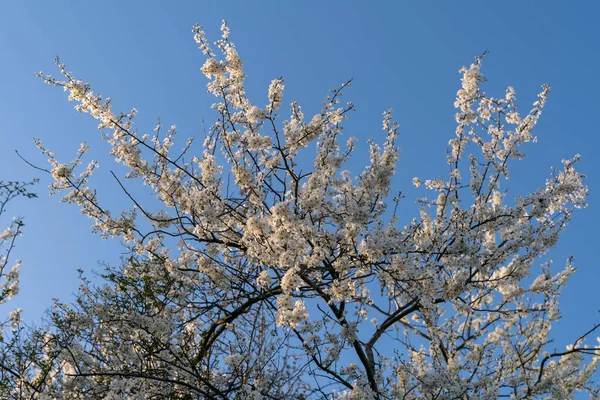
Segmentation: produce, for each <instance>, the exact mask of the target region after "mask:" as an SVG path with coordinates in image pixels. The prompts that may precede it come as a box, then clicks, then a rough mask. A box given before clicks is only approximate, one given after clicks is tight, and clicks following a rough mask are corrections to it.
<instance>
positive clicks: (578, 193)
mask: <svg viewBox="0 0 600 400" xmlns="http://www.w3.org/2000/svg"><path fill="white" fill-rule="evenodd" d="M193 33H194V37H195V40H196V42H197V43H198V44H199V47H200V49H201V50H202V52H203V53H204V54H205V55H206V62H205V63H204V65H203V67H202V72H203V73H204V74H205V75H206V76H207V78H208V79H209V83H208V90H209V92H210V93H212V94H214V95H215V96H216V97H217V98H218V101H217V103H216V104H215V105H214V106H213V108H214V109H215V111H216V113H217V115H218V118H217V120H216V122H215V123H214V125H213V126H212V127H211V128H210V130H209V132H208V133H207V135H206V138H205V140H204V143H203V150H202V152H201V154H196V155H195V156H194V155H192V153H193V152H194V151H195V146H194V139H193V138H192V139H188V140H187V142H186V144H185V146H184V147H183V149H182V150H180V151H176V150H175V149H173V145H174V143H175V137H176V128H175V127H171V129H169V130H168V131H167V132H166V133H165V132H164V129H163V128H162V126H161V125H160V121H159V123H158V125H157V126H156V129H155V130H154V133H153V134H150V135H149V134H143V133H142V132H138V131H137V130H136V129H135V128H134V120H135V117H136V110H135V109H134V110H131V111H130V112H128V113H120V114H119V113H115V112H113V111H112V107H111V102H110V100H108V99H104V98H103V97H102V96H101V95H99V94H97V93H95V92H94V91H92V89H91V87H90V86H89V85H88V84H86V83H84V82H82V81H80V80H77V79H76V78H75V76H74V75H73V74H72V73H71V72H68V71H67V69H66V67H65V65H64V64H62V63H61V62H60V60H58V59H57V64H58V66H59V68H60V71H61V74H62V75H63V77H64V78H63V79H62V80H60V79H56V78H53V77H51V76H44V75H41V74H40V77H41V78H42V79H44V81H45V82H46V83H48V84H50V85H54V86H59V87H62V88H63V89H64V90H65V91H66V92H68V94H69V100H72V101H75V102H76V106H75V108H76V109H77V110H78V111H80V112H84V113H89V114H90V115H92V116H93V117H94V118H96V119H98V120H99V121H100V125H99V128H100V129H101V130H102V131H103V132H104V138H105V139H106V141H107V142H108V143H109V144H110V145H111V155H112V156H114V158H115V159H116V160H117V161H118V162H120V163H121V164H123V165H124V166H125V167H127V168H128V169H129V173H128V174H127V175H126V176H125V178H127V179H135V180H138V181H141V182H143V184H145V185H147V186H149V187H151V188H152V189H153V191H154V193H155V195H156V198H157V199H158V200H159V201H160V203H161V204H162V205H163V206H164V208H163V209H158V210H155V209H153V208H152V206H151V205H149V204H148V203H147V202H146V201H144V199H141V198H136V197H134V196H133V195H132V194H131V193H132V192H131V190H130V189H129V183H126V181H125V180H123V179H122V178H120V177H118V176H117V175H116V174H114V173H113V175H114V178H115V179H116V181H117V182H118V184H119V185H120V187H121V188H122V189H123V193H124V194H125V195H126V196H127V197H128V198H129V200H130V201H131V203H132V208H131V209H129V210H125V211H122V212H121V213H120V214H119V215H115V214H114V213H113V212H111V211H110V210H108V209H107V208H105V207H104V206H103V205H102V203H101V201H100V198H99V196H98V195H97V192H96V190H95V189H93V188H91V187H90V186H89V185H88V181H89V178H90V176H91V175H92V172H93V171H94V170H95V168H96V166H97V164H96V163H95V162H93V161H92V162H90V163H89V164H88V165H87V167H82V165H81V164H82V160H83V157H84V155H85V154H86V153H87V152H88V147H87V145H85V144H83V145H82V146H81V148H80V150H79V152H78V155H77V157H76V159H75V160H74V161H72V162H70V163H63V162H60V161H59V160H58V158H57V156H56V155H55V153H53V152H52V151H50V150H48V149H46V148H45V147H44V145H43V144H42V142H41V141H39V140H38V141H37V145H38V147H39V148H40V149H41V151H42V152H43V153H44V154H46V155H47V156H48V157H49V162H50V166H51V168H50V169H49V170H48V172H49V173H51V175H52V177H53V178H54V182H53V183H52V184H51V190H52V192H53V193H59V192H65V193H66V194H65V195H64V197H63V200H64V201H66V202H69V203H75V204H77V205H78V206H79V207H80V208H81V211H82V212H83V213H84V214H86V215H88V216H89V217H90V218H92V219H93V221H94V228H93V229H94V230H95V231H96V232H97V233H99V234H100V235H101V236H103V237H121V238H122V239H123V240H124V241H125V242H126V247H127V255H126V256H124V257H123V259H122V263H121V265H118V266H107V267H106V270H105V271H104V273H103V274H102V277H103V279H104V281H103V283H102V284H100V285H94V284H92V283H91V282H90V281H88V280H87V279H86V278H85V277H83V278H82V285H81V288H80V291H79V293H78V295H77V298H76V301H75V303H73V304H66V303H61V302H57V303H56V304H55V305H54V308H53V309H52V311H51V323H50V326H49V327H47V329H45V330H42V329H39V330H38V331H37V334H36V335H32V336H31V338H30V339H28V340H29V342H28V346H29V347H28V348H29V349H35V352H34V354H35V356H36V357H37V360H38V361H36V362H35V363H34V364H35V365H33V366H32V368H31V369H30V370H28V372H27V374H24V376H23V377H22V378H23V379H24V380H26V381H28V382H34V383H35V384H33V385H24V387H26V388H29V390H30V392H29V393H26V394H27V396H33V397H36V396H37V394H39V397H40V398H65V399H78V398H81V399H83V398H86V399H89V398H91V399H95V398H113V399H117V398H118V399H120V398H144V399H146V398H148V399H163V398H170V399H191V398H211V399H213V398H214V399H229V398H240V399H242V398H244V399H245V398H254V399H282V398H290V399H292V398H297V399H301V398H348V399H372V398H377V399H392V398H394V399H395V398H404V399H416V398H427V399H459V398H460V399H467V398H482V399H495V398H498V397H510V398H519V399H523V398H540V397H544V398H569V396H572V395H573V393H575V392H576V391H587V392H588V393H590V394H592V395H598V393H599V392H598V388H597V387H596V386H594V382H592V381H591V378H592V375H593V373H594V371H595V370H596V367H597V363H598V361H599V360H600V347H599V346H598V344H597V343H593V342H592V339H593V338H592V334H593V333H594V332H595V331H596V330H597V329H598V327H599V325H596V326H593V327H592V328H591V329H590V330H589V331H588V332H586V333H585V334H583V335H582V336H581V337H579V338H577V339H576V340H575V341H574V342H573V344H572V345H571V346H570V347H568V348H567V349H566V350H564V351H558V350H554V349H553V348H552V347H551V339H550V328H551V324H552V322H553V321H555V320H557V319H558V318H559V311H558V303H557V298H558V295H559V293H560V291H561V288H562V287H563V286H564V285H565V284H566V282H567V279H568V277H569V275H570V274H571V273H572V272H573V271H574V267H573V266H572V262H571V261H569V262H568V263H567V265H566V267H565V268H564V269H563V270H562V271H560V272H558V273H556V272H553V270H552V268H551V266H550V264H549V262H548V263H543V264H542V268H541V273H539V274H538V273H536V272H535V271H536V270H537V268H536V265H538V264H537V261H538V260H539V259H540V257H542V256H543V255H544V254H545V253H546V252H547V251H548V250H549V249H550V248H552V247H554V246H555V245H556V243H557V241H558V237H559V234H560V232H561V231H562V230H563V229H564V228H565V227H566V225H567V224H568V222H569V220H570V218H571V214H572V212H573V210H574V209H576V208H580V207H582V206H584V205H585V198H586V192H587V188H586V186H585V184H584V183H583V181H582V178H583V176H582V175H581V174H579V173H578V172H577V171H576V169H575V165H576V163H577V161H578V156H576V157H575V158H573V159H571V160H565V161H563V167H562V168H561V169H559V170H558V169H557V170H555V171H554V172H553V174H552V175H551V176H550V177H549V178H548V180H547V181H546V182H545V184H544V185H543V186H542V187H540V188H539V189H538V190H536V191H535V192H533V193H530V194H527V195H523V196H518V197H516V198H508V196H507V194H506V192H505V191H504V190H503V187H502V185H503V184H504V183H505V179H506V178H507V177H508V173H509V169H508V167H509V163H511V162H513V160H518V159H520V158H522V157H523V153H522V152H521V145H522V144H524V143H527V142H531V141H534V139H535V138H534V136H532V129H533V127H534V125H535V124H536V122H537V120H538V118H539V117H540V115H541V113H542V110H543V108H544V105H545V103H546V100H547V98H548V95H549V92H550V88H549V86H547V85H544V86H543V87H542V91H541V93H540V94H539V95H538V100H537V101H536V102H535V103H534V105H533V108H532V110H531V111H530V112H529V113H528V114H527V115H521V114H520V113H519V112H518V110H517V103H516V100H515V92H514V90H513V89H512V88H510V87H509V88H508V89H507V90H506V94H505V95H503V96H502V97H490V96H488V95H487V94H486V93H485V92H483V91H482V89H481V85H482V84H483V82H484V77H483V75H482V73H481V63H482V59H483V56H481V57H478V58H477V59H476V61H475V63H473V64H472V65H471V66H470V67H468V68H462V69H461V71H460V72H461V74H462V85H461V88H460V89H459V91H458V93H457V96H456V101H455V107H456V109H457V113H456V122H457V128H456V134H455V136H454V137H453V138H452V139H451V140H450V142H449V149H448V153H447V161H448V166H449V173H448V175H447V176H446V178H444V179H442V178H436V179H430V180H425V181H424V182H422V181H421V180H420V179H418V178H415V179H414V183H415V185H417V186H419V185H421V184H423V185H424V186H425V188H426V189H427V190H428V191H430V192H431V193H432V195H431V196H430V198H423V199H420V200H419V203H420V205H421V209H420V214H419V216H418V217H417V218H414V219H413V221H412V223H410V224H409V225H407V226H404V227H399V226H397V225H398V224H397V218H396V210H397V207H398V205H399V201H400V198H399V197H395V198H393V199H391V200H390V199H389V192H390V185H391V181H392V177H393V175H394V168H395V165H396V162H397V159H398V155H399V153H398V148H397V146H396V137H397V134H398V126H397V124H396V123H395V122H393V120H392V115H391V112H386V113H384V117H383V130H384V132H385V135H386V139H385V142H384V143H383V145H381V146H380V145H378V144H376V143H375V142H374V141H370V142H369V152H370V153H369V154H370V163H369V165H368V166H367V167H366V168H365V170H364V171H363V172H362V173H361V174H359V175H358V176H353V175H352V173H351V172H349V171H345V170H343V167H344V166H345V165H346V164H347V162H348V160H349V159H350V157H351V155H352V153H353V151H354V150H355V148H356V144H355V143H356V142H355V139H353V138H350V139H348V140H347V142H346V143H345V145H343V144H342V143H341V142H342V133H343V123H344V121H345V120H346V119H347V117H348V115H349V113H350V111H353V109H354V106H353V104H352V103H347V104H345V105H342V103H341V99H340V97H341V95H342V92H343V91H344V90H345V89H346V88H347V87H348V86H350V84H351V82H350V81H349V82H346V83H344V84H343V85H341V86H340V87H339V88H338V89H335V90H333V91H332V92H331V95H330V96H328V97H327V98H326V99H325V101H324V103H323V104H324V107H323V109H322V110H321V112H319V113H318V114H316V115H314V116H312V117H309V118H306V117H305V116H304V114H303V112H302V109H301V107H300V105H298V104H297V103H295V102H292V103H291V106H290V109H291V115H290V117H289V118H288V119H286V120H283V121H282V120H281V118H280V116H279V113H280V109H281V106H282V101H283V89H284V84H283V83H284V81H283V79H281V78H280V79H274V80H273V81H272V82H271V84H270V86H269V89H268V96H267V97H268V101H267V104H266V105H265V106H260V105H256V104H253V103H252V102H251V101H250V100H249V98H248V97H247V95H246V93H245V89H244V80H245V77H246V75H245V73H244V71H243V64H242V61H241V60H240V57H239V55H238V53H237V50H236V48H235V46H234V45H233V43H232V42H231V41H230V40H229V29H228V28H227V26H226V24H225V23H224V24H223V26H222V38H221V39H219V40H218V41H217V42H216V43H215V45H216V48H217V51H214V50H213V48H212V47H211V46H210V45H209V43H208V42H207V40H206V39H205V35H204V32H203V31H202V29H201V27H200V26H195V27H194V29H193ZM218 54H219V55H218ZM306 156H311V157H312V159H313V160H314V162H313V165H312V168H311V169H310V170H306V167H305V166H304V165H303V162H302V160H303V157H304V159H305V157H306ZM532 274H533V275H532ZM32 354H33V353H32ZM23 393H25V392H23Z"/></svg>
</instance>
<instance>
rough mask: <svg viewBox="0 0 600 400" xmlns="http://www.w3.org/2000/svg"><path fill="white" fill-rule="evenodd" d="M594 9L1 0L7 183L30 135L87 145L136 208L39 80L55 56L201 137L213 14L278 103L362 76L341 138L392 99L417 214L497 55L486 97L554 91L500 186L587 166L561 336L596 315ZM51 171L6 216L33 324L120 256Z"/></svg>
mask: <svg viewBox="0 0 600 400" xmlns="http://www.w3.org/2000/svg"><path fill="white" fill-rule="evenodd" d="M175 5H176V6H175ZM599 11H600V3H597V2H593V1H587V2H569V3H567V2H562V1H520V2H518V1H506V2H482V1H460V2H455V1H437V2H433V1H419V2H417V1H412V2H408V1H394V2H392V1H388V2H365V1H360V2H359V1H320V2H317V1H303V2H287V1H268V2H267V1H255V2H243V1H238V2H225V1H201V2H200V1H193V2H192V1H187V2H184V1H177V2H166V1H164V2H159V1H143V2H142V1H135V2H134V1H127V2H125V1H102V2H83V1H54V2H46V1H37V2H35V1H29V2H25V1H3V2H2V3H0V59H1V60H2V62H1V63H0V76H1V78H2V88H1V89H0V90H1V92H0V121H1V125H0V139H1V140H0V179H4V180H8V179H13V180H14V179H22V180H24V179H30V178H33V177H36V176H40V174H39V173H38V171H35V170H33V169H32V168H30V167H28V166H27V165H25V164H24V163H23V162H22V161H21V160H19V159H18V158H17V156H16V155H15V153H14V149H19V151H20V152H21V153H22V154H23V155H24V156H26V157H27V158H28V159H30V160H31V161H32V162H35V163H37V164H39V165H44V163H45V159H44V158H43V157H41V156H40V155H39V154H38V152H37V150H36V148H35V146H34V145H33V142H32V140H31V138H32V137H39V138H41V139H42V140H43V141H44V143H46V144H47V145H48V146H49V147H50V148H52V149H53V150H55V151H56V152H57V156H58V157H59V159H62V160H64V161H69V160H70V159H71V158H72V157H73V155H74V153H75V151H76V149H77V148H78V147H79V143H80V142H81V141H84V140H85V141H87V142H88V143H89V144H90V145H91V146H92V153H91V154H92V155H93V157H94V158H96V159H98V160H99V161H100V167H101V168H100V169H99V170H98V171H97V176H96V179H95V180H94V181H93V182H92V184H94V185H95V186H96V187H97V188H98V190H99V192H100V193H101V200H102V201H104V203H105V204H113V205H115V206H116V207H118V206H119V205H123V204H125V205H126V206H127V207H128V206H129V203H124V202H125V201H126V200H124V198H123V196H122V195H121V192H120V190H119V188H118V186H117V184H116V183H115V182H114V181H113V180H112V179H111V178H109V175H110V174H109V171H110V170H111V169H114V168H115V167H114V165H111V163H110V162H109V161H108V159H107V153H108V149H107V146H106V145H105V144H103V143H102V141H101V140H100V139H99V137H100V132H99V131H97V130H96V129H95V126H96V125H97V123H96V121H94V120H92V119H91V118H90V117H89V116H87V115H80V114H78V113H77V112H75V111H74V110H73V105H74V104H72V103H71V104H69V103H68V102H67V100H66V95H65V93H63V92H62V91H61V90H60V89H57V88H51V87H49V86H46V85H44V84H43V83H42V82H41V81H40V80H39V79H37V78H36V77H35V76H34V72H36V71H39V70H43V71H44V72H46V73H53V74H57V72H58V71H57V70H56V68H55V66H54V62H53V59H54V56H55V55H60V56H61V58H62V60H63V61H64V62H65V63H67V65H68V68H69V70H71V71H73V72H74V73H75V74H76V75H77V76H79V77H80V78H81V79H83V80H85V81H88V82H90V83H91V84H92V85H93V87H94V89H95V90H97V91H100V92H101V93H103V94H104V95H106V96H110V97H111V98H113V101H114V105H115V109H116V110H129V109H130V108H131V107H135V108H137V109H138V110H139V117H138V127H140V128H141V129H146V130H147V131H150V130H151V128H152V127H153V125H154V122H155V117H157V116H161V118H162V121H163V125H166V126H169V125H171V124H176V125H177V126H178V128H179V131H180V136H181V137H188V136H194V135H198V136H201V135H202V125H201V121H202V118H204V119H205V121H206V122H207V124H210V123H211V122H212V121H213V119H214V113H212V111H211V110H210V104H211V103H212V102H213V98H212V97H211V96H210V95H208V94H207V93H206V90H205V84H206V81H205V78H204V77H203V75H202V74H201V73H200V71H199V68H200V66H201V65H202V63H203V57H202V54H201V52H200V51H199V50H197V49H196V46H195V43H194V42H193V40H192V34H191V28H192V26H193V24H194V23H200V24H202V25H204V26H205V28H206V31H207V35H208V37H209V39H211V41H212V40H215V39H216V38H217V37H218V35H219V30H218V28H219V26H220V24H221V19H223V18H224V19H227V20H228V22H229V26H230V28H231V31H232V35H231V39H232V40H233V41H234V42H235V43H236V45H237V47H238V50H239V52H240V54H241V56H242V59H243V60H244V63H245V69H246V72H247V74H248V80H247V88H248V92H249V93H250V96H251V98H254V99H265V98H266V97H265V96H266V89H267V85H268V83H269V82H270V80H271V79H273V78H275V77H279V76H284V77H285V78H286V98H285V100H286V103H289V102H290V101H292V100H298V101H299V103H300V104H301V105H303V107H304V109H305V110H306V112H307V114H310V113H311V112H312V111H316V110H317V109H318V107H319V106H320V101H321V99H322V98H323V97H324V96H325V95H327V91H328V89H329V88H332V87H335V86H337V85H339V84H340V83H342V82H344V81H346V80H347V79H349V78H354V85H353V86H352V88H350V90H349V91H348V92H347V94H346V99H347V100H352V101H353V102H354V103H355V104H356V107H357V110H358V112H357V113H354V114H353V115H352V117H351V119H350V121H348V123H347V131H346V132H347V133H348V135H353V136H357V137H358V138H359V140H360V142H361V143H365V141H366V139H367V138H369V137H379V138H381V131H380V126H381V113H382V111H384V110H385V109H388V108H390V107H392V108H394V109H395V110H396V113H395V115H396V119H397V120H398V121H399V123H400V126H401V128H402V135H401V138H400V146H401V147H402V156H401V159H400V165H399V172H398V174H397V176H396V178H395V182H396V183H395V185H396V187H397V188H398V189H401V190H404V191H405V192H406V193H407V195H408V197H409V198H408V199H407V200H406V201H405V202H404V205H405V208H404V210H405V211H404V212H402V211H401V218H402V221H403V222H407V221H409V220H410V219H411V218H412V216H413V214H412V213H413V211H414V205H413V204H412V198H414V196H415V195H417V193H416V192H415V190H414V189H413V188H412V185H411V184H410V181H411V179H412V177H413V176H420V177H423V178H429V177H434V176H436V175H441V174H443V173H445V171H446V168H445V148H446V144H447V141H448V139H450V138H451V137H452V135H453V132H454V127H455V124H454V117H453V115H454V112H455V111H454V109H453V106H452V103H453V101H454V97H455V93H456V90H457V89H458V87H459V78H460V77H459V74H458V69H459V68H460V67H461V66H462V65H464V64H469V63H471V62H472V60H473V58H474V56H476V55H479V54H481V53H482V52H483V51H484V50H486V49H487V50H489V52H490V54H489V56H488V57H486V60H485V62H484V67H483V72H484V73H485V74H486V76H487V77H488V79H489V80H490V82H489V84H488V85H487V87H486V91H487V92H488V93H490V94H495V95H502V94H503V93H504V88H505V87H506V86H508V85H512V86H514V87H515V89H516V91H517V98H518V99H519V103H520V104H521V105H522V107H523V109H525V108H527V107H529V105H530V104H531V103H532V102H533V101H534V100H535V95H536V94H537V93H538V91H539V88H540V85H541V84H542V83H544V82H548V83H550V84H551V85H552V88H553V90H552V94H551V97H550V100H549V103H548V105H547V108H546V109H545V112H544V115H543V116H542V118H541V121H540V122H539V124H538V125H537V127H536V129H535V131H534V134H536V135H537V136H538V139H539V142H538V143H537V144H535V145H529V146H527V147H526V153H527V158H526V159H525V160H524V161H522V162H520V163H518V164H513V173H512V177H511V181H510V182H509V183H508V184H507V185H504V187H509V188H510V192H509V193H510V194H512V195H515V194H516V193H519V192H521V193H522V192H524V191H526V190H533V189H535V188H536V187H538V186H540V185H542V184H543V182H544V180H545V178H546V177H547V176H549V173H550V166H557V167H558V166H560V160H561V159H563V158H570V157H572V156H573V155H574V154H577V153H580V154H581V155H582V162H581V164H580V170H581V171H582V172H583V173H586V174H588V176H589V177H588V179H587V183H588V185H589V187H590V196H589V207H588V208H587V209H585V210H581V211H580V212H578V213H576V214H575V216H574V219H573V221H572V223H571V225H570V227H569V228H568V229H567V231H566V232H565V233H564V234H563V237H562V240H561V242H560V243H559V246H558V248H557V249H555V250H554V251H552V252H551V254H550V257H551V258H552V259H553V260H554V261H555V264H556V266H557V267H558V266H561V265H562V264H563V263H564V261H565V260H566V258H567V256H568V255H569V254H574V255H575V256H576V265H577V266H578V268H579V272H578V273H577V274H576V275H575V276H574V277H573V278H572V280H571V282H570V284H569V286H568V288H567V289H566V290H565V292H564V294H563V297H562V310H563V320H562V321H561V322H560V323H558V324H557V325H556V330H555V337H556V338H557V343H560V344H561V345H562V344H564V343H566V341H567V340H569V339H570V338H574V337H576V335H577V334H578V333H581V332H582V331H584V330H587V328H588V327H589V326H590V325H591V324H592V323H593V322H594V321H597V320H598V319H599V317H600V315H599V314H598V312H597V311H598V309H599V308H600V294H599V291H598V287H600V268H599V265H598V260H599V259H600V254H599V253H600V251H599V248H600V246H599V245H598V237H597V236H598V235H597V232H598V226H599V224H600V195H599V191H600V157H598V155H597V152H598V150H597V149H598V148H599V146H600V139H599V133H598V124H597V122H596V121H595V117H596V116H597V115H598V109H599V108H600V100H599V94H600V79H599V77H598V71H600V45H599V40H600V35H599V34H598V28H597V15H598V13H599ZM262 102H264V100H263V101H262ZM363 162H364V158H360V157H359V158H357V160H356V164H357V165H359V164H361V163H363ZM40 178H42V181H41V184H40V185H39V186H38V187H37V188H36V190H37V192H38V193H39V195H40V198H39V199H36V200H29V201H27V200H22V201H18V202H15V203H13V204H12V205H11V207H10V208H9V210H8V214H11V215H23V216H24V217H25V222H26V227H25V235H24V236H23V237H22V238H21V239H20V240H19V242H18V247H17V249H16V252H15V254H16V257H18V258H20V259H22V260H23V267H22V278H21V279H22V281H21V293H20V294H19V296H18V297H17V298H15V299H14V300H13V301H11V302H10V303H9V305H10V307H9V308H10V309H12V308H15V307H22V308H24V310H25V311H24V314H23V315H24V318H26V319H27V320H29V321H35V320H37V319H39V317H40V315H41V314H42V312H43V310H44V309H46V308H47V307H48V306H49V305H50V304H51V298H53V297H58V298H61V299H64V300H68V299H69V298H70V296H71V293H73V292H74V291H75V290H76V288H77V285H78V281H77V273H76V269H77V268H81V269H83V270H85V271H92V270H100V269H101V267H100V265H99V262H116V261H117V260H118V257H119V253H120V251H121V248H120V246H119V245H118V243H116V242H103V241H101V240H100V238H98V237H96V236H94V235H93V234H92V233H91V232H90V229H89V227H90V225H91V221H89V220H87V219H86V218H85V217H83V216H81V215H80V214H79V213H78V210H77V209H76V207H74V206H70V205H66V204H61V203H60V202H59V198H58V197H49V196H48V195H47V193H48V191H47V188H46V187H47V184H48V183H49V180H48V177H47V176H40ZM420 195H422V193H421V194H420ZM115 210H116V209H115ZM7 223H8V220H6V219H5V220H4V221H3V224H7ZM3 310H8V308H6V307H3V308H0V311H1V312H4V311H3Z"/></svg>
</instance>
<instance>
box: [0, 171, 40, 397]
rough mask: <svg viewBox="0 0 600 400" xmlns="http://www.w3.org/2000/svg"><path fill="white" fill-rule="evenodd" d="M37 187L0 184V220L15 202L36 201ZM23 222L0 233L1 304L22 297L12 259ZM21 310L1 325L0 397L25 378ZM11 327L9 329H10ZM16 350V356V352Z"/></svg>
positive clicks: (15, 221) (19, 220)
mask: <svg viewBox="0 0 600 400" xmlns="http://www.w3.org/2000/svg"><path fill="white" fill-rule="evenodd" d="M35 183H37V180H33V181H31V182H19V181H0V216H2V215H4V214H5V213H6V209H7V206H8V204H9V203H10V202H11V201H12V200H14V199H15V198H17V197H19V196H22V197H26V198H29V199H31V198H34V197H37V195H36V194H35V193H32V192H30V191H29V186H31V185H33V184H35ZM23 226H25V224H24V222H23V218H21V217H15V218H13V220H12V222H11V223H10V224H9V225H8V226H7V227H6V229H4V231H2V232H0V304H5V303H6V302H7V301H8V300H10V299H11V298H13V297H14V296H16V295H17V294H18V293H19V268H20V267H21V262H20V261H18V260H13V259H12V253H13V251H14V249H15V245H16V240H17V238H18V237H19V236H21V234H22V231H23ZM21 311H22V310H21V309H16V310H13V311H11V312H10V314H9V316H8V318H6V319H5V320H3V321H0V393H3V392H6V391H7V390H8V388H9V387H13V386H15V384H16V385H18V383H17V382H18V381H19V380H20V378H21V376H22V375H23V374H22V372H23V371H22V369H21V368H20V363H19V359H18V358H15V357H14V355H15V354H20V353H21V350H22V349H21V348H20V343H21V333H22V330H23V327H22V326H21ZM9 327H10V328H9ZM15 350H16V352H14V351H15Z"/></svg>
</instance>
